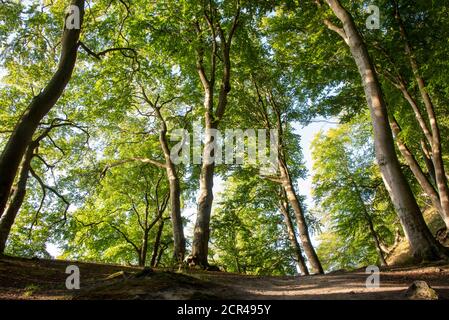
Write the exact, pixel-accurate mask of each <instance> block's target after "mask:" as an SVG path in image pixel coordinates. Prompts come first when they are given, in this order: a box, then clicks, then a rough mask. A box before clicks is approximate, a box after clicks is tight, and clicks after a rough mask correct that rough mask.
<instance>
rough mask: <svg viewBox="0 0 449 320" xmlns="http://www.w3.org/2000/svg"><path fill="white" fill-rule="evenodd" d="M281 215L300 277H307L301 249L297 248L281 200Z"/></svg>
mask: <svg viewBox="0 0 449 320" xmlns="http://www.w3.org/2000/svg"><path fill="white" fill-rule="evenodd" d="M280 209H281V213H282V215H283V217H284V222H285V225H286V226H287V232H288V238H289V240H290V245H291V246H292V248H293V250H294V253H295V261H296V264H297V266H298V268H299V270H300V272H301V275H303V276H307V275H309V270H308V269H307V265H306V263H305V261H304V257H303V256H302V252H301V247H300V246H299V243H298V240H297V239H296V234H295V228H294V227H293V222H292V219H291V217H290V214H289V212H288V203H286V202H284V201H283V200H281V201H280Z"/></svg>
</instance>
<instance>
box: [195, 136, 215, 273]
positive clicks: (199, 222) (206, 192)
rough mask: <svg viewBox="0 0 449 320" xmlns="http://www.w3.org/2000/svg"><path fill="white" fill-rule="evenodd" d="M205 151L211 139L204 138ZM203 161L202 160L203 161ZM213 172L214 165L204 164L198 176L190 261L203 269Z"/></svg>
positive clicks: (210, 208) (207, 238)
mask: <svg viewBox="0 0 449 320" xmlns="http://www.w3.org/2000/svg"><path fill="white" fill-rule="evenodd" d="M206 139H207V140H206V141H207V142H206V146H205V148H204V149H205V150H207V146H208V145H210V144H211V143H214V142H211V138H210V137H208V138H206ZM208 157H210V156H209V155H207V154H206V152H205V153H203V159H207V158H208ZM203 161H204V160H203ZM214 170H215V163H205V162H203V165H202V167H201V175H200V194H199V197H198V213H197V218H196V223H195V229H194V234H193V244H192V259H193V262H194V263H195V264H196V265H200V266H203V267H206V266H208V262H207V255H208V247H209V236H210V227H209V225H210V215H211V211H212V202H213V199H214V195H213V186H214Z"/></svg>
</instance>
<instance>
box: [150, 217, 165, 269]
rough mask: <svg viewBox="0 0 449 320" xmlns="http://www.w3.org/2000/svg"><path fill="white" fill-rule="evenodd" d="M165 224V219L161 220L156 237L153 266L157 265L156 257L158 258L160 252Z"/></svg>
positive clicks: (152, 258) (152, 256)
mask: <svg viewBox="0 0 449 320" xmlns="http://www.w3.org/2000/svg"><path fill="white" fill-rule="evenodd" d="M164 224H165V219H161V221H160V222H159V228H158V229H157V233H156V239H155V240H154V245H153V254H152V255H151V266H152V267H155V266H156V259H157V254H158V252H159V247H160V246H161V237H162V232H163V231H164Z"/></svg>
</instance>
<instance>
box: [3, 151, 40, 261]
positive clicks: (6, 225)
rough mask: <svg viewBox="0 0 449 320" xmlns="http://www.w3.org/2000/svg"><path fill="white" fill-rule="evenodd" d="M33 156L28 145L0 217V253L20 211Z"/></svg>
mask: <svg viewBox="0 0 449 320" xmlns="http://www.w3.org/2000/svg"><path fill="white" fill-rule="evenodd" d="M33 156H34V148H33V147H32V146H29V147H28V148H27V150H26V152H25V155H24V158H23V160H22V163H21V166H20V170H19V178H18V181H17V185H16V187H15V190H14V192H13V193H12V196H11V200H10V202H9V203H8V205H7V207H6V210H5V213H4V214H3V216H2V217H1V218H0V254H2V253H4V251H5V247H6V241H7V240H8V237H9V234H10V232H11V228H12V226H13V224H14V221H15V219H16V217H17V214H18V213H19V211H20V208H21V206H22V203H23V200H24V199H25V195H26V186H27V182H28V177H29V173H30V166H31V160H32V159H33Z"/></svg>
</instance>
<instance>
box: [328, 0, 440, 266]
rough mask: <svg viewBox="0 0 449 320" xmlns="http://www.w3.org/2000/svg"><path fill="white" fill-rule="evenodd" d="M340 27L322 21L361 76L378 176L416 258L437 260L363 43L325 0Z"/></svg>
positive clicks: (345, 15) (341, 11)
mask: <svg viewBox="0 0 449 320" xmlns="http://www.w3.org/2000/svg"><path fill="white" fill-rule="evenodd" d="M326 2H327V4H328V5H329V7H330V8H331V9H332V11H333V12H334V14H335V16H336V17H337V18H338V19H339V20H340V21H341V22H342V24H343V28H339V27H337V26H335V25H333V24H332V23H331V22H330V21H327V20H326V21H325V23H326V25H327V26H328V28H329V29H331V30H333V31H335V32H337V33H338V34H339V35H340V36H341V37H342V38H343V39H344V40H345V42H346V44H347V45H348V47H349V49H350V51H351V54H352V56H353V58H354V60H355V63H356V65H357V68H358V70H359V73H360V76H361V78H362V83H363V88H364V91H365V95H366V99H367V103H368V106H369V108H370V112H371V119H372V124H373V129H374V141H375V150H376V159H377V162H378V165H379V167H380V171H381V174H382V179H383V181H384V183H385V186H386V188H387V190H388V192H389V195H390V198H391V200H392V203H393V205H394V206H395V209H396V212H397V214H398V216H399V220H400V222H401V224H402V226H403V228H404V233H405V235H406V238H407V240H408V241H409V243H410V249H411V252H412V255H413V256H414V258H415V259H416V260H418V261H423V260H438V259H441V258H447V257H448V251H447V250H446V249H445V248H444V247H443V246H442V245H441V244H439V243H438V242H437V241H436V240H435V238H434V237H433V236H432V234H431V232H430V230H429V229H428V227H427V225H426V223H425V221H424V218H423V216H422V214H421V211H420V209H419V206H418V204H417V203H416V199H415V198H414V195H413V193H412V190H411V188H410V186H409V184H408V182H407V180H406V178H405V176H404V174H403V172H402V171H401V167H400V164H399V160H398V158H397V156H396V151H395V148H394V141H393V135H392V132H391V128H390V125H389V122H388V115H387V108H386V103H385V101H384V97H383V92H382V89H381V86H380V83H379V80H378V78H377V74H376V71H375V68H374V65H373V63H372V61H371V58H370V55H369V53H368V50H367V47H366V45H365V43H364V41H363V39H362V37H361V35H360V33H359V31H358V30H357V27H356V25H355V23H354V20H353V18H352V16H351V15H350V14H349V12H348V11H347V10H346V9H345V8H343V7H342V6H341V4H340V2H339V1H338V0H326Z"/></svg>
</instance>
